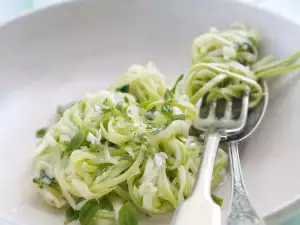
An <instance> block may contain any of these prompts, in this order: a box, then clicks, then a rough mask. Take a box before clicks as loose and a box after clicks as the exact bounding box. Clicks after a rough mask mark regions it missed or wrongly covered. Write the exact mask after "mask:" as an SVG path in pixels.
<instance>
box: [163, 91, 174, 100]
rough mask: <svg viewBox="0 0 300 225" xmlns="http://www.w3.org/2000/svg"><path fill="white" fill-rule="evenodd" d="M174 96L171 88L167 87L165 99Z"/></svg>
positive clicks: (170, 98)
mask: <svg viewBox="0 0 300 225" xmlns="http://www.w3.org/2000/svg"><path fill="white" fill-rule="evenodd" d="M173 98H174V93H173V92H172V91H170V90H169V89H167V90H166V91H165V94H164V99H165V101H169V100H172V99H173Z"/></svg>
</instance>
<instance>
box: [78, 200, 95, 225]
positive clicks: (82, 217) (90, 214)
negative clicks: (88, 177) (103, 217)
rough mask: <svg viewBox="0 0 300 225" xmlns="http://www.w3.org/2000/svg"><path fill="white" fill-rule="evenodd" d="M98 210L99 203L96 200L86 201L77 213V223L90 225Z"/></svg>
mask: <svg viewBox="0 0 300 225" xmlns="http://www.w3.org/2000/svg"><path fill="white" fill-rule="evenodd" d="M98 210H99V203H98V201H97V200H96V199H91V200H89V201H87V202H86V203H85V204H84V206H82V208H81V209H80V211H79V221H80V224H81V225H91V224H92V223H93V220H94V219H95V216H96V213H97V211H98Z"/></svg>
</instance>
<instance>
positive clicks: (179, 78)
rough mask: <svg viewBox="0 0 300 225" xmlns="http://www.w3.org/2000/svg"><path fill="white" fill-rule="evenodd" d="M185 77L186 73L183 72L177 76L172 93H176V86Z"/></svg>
mask: <svg viewBox="0 0 300 225" xmlns="http://www.w3.org/2000/svg"><path fill="white" fill-rule="evenodd" d="M183 77H184V74H181V75H180V76H179V77H178V78H177V80H176V82H175V84H174V86H173V87H172V89H171V92H172V93H175V91H176V87H177V85H178V83H179V82H180V81H181V80H182V79H183Z"/></svg>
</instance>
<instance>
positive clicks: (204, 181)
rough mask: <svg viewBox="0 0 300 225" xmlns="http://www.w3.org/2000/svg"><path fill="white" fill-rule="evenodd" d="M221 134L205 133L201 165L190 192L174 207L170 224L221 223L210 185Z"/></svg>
mask: <svg viewBox="0 0 300 225" xmlns="http://www.w3.org/2000/svg"><path fill="white" fill-rule="evenodd" d="M220 139H221V135H220V134H219V133H217V132H214V131H211V132H208V133H207V135H206V140H205V149H204V152H203V157H202V162H201V166H200V168H199V171H198V175H197V176H198V177H197V179H196V184H195V185H194V189H193V192H192V194H191V195H190V196H189V197H188V198H187V199H186V200H185V201H184V202H183V203H181V204H180V206H179V207H178V208H177V209H176V211H175V214H174V216H173V219H172V223H171V224H172V225H187V224H188V225H221V209H220V207H219V206H218V205H217V204H216V203H215V202H214V201H213V200H212V198H211V192H210V186H211V180H212V175H213V169H214V164H215V158H216V154H217V151H218V145H219V142H220Z"/></svg>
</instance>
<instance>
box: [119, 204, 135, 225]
mask: <svg viewBox="0 0 300 225" xmlns="http://www.w3.org/2000/svg"><path fill="white" fill-rule="evenodd" d="M139 221H140V218H139V214H138V212H137V210H136V207H135V206H134V205H133V204H132V203H131V202H127V203H125V204H124V205H123V206H122V208H121V209H120V211H119V221H118V222H119V223H118V224H119V225H138V224H139Z"/></svg>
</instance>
